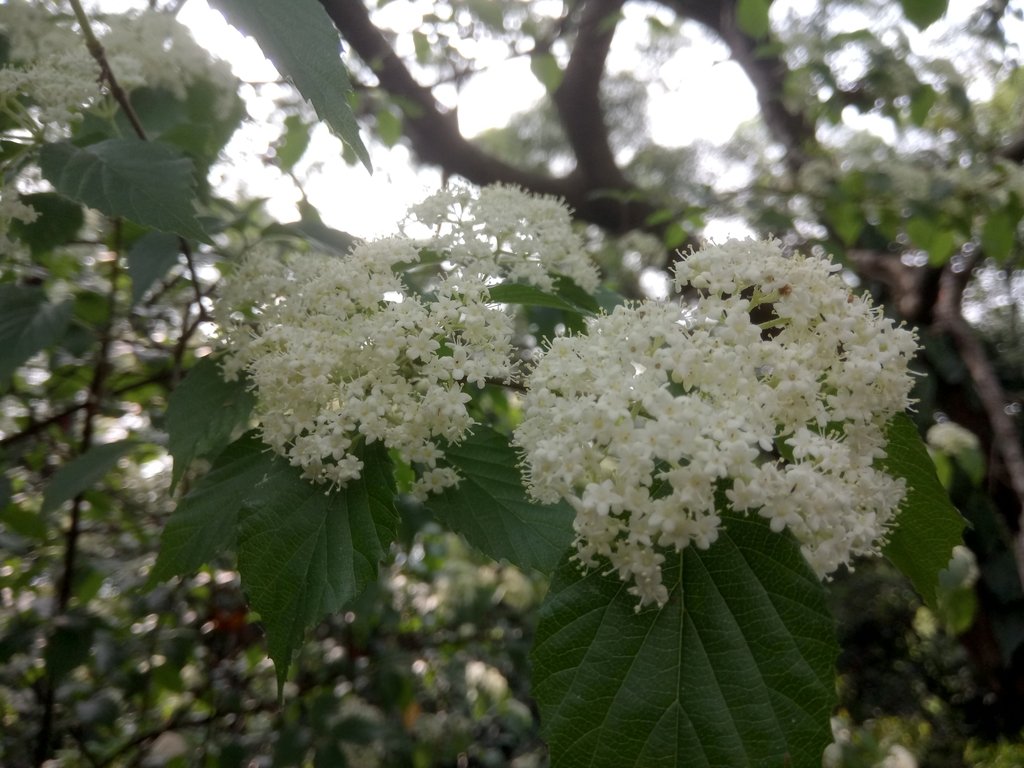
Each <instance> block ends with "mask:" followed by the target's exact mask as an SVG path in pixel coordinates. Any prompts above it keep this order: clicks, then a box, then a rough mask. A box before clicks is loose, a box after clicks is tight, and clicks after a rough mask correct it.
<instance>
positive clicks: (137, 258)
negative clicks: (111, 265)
mask: <svg viewBox="0 0 1024 768" xmlns="http://www.w3.org/2000/svg"><path fill="white" fill-rule="evenodd" d="M180 253H181V241H180V240H179V239H178V237H177V236H176V235H172V234H168V233H167V232H148V233H146V234H145V235H143V236H142V237H140V238H139V239H138V240H136V241H135V244H134V245H132V247H131V250H130V251H128V274H129V275H130V276H131V278H132V304H133V305H134V304H138V303H139V301H140V300H141V299H142V297H143V296H145V295H146V291H148V290H149V289H150V287H151V286H152V285H153V283H155V282H156V281H157V280H159V279H160V278H162V277H163V276H164V275H166V274H167V271H168V270H169V269H170V268H171V267H173V266H175V265H176V264H177V263H178V256H179V254H180Z"/></svg>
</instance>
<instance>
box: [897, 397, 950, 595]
mask: <svg viewBox="0 0 1024 768" xmlns="http://www.w3.org/2000/svg"><path fill="white" fill-rule="evenodd" d="M886 436H887V438H888V446H887V448H886V454H887V456H886V458H885V459H884V460H883V461H882V462H881V465H882V468H883V469H884V470H885V471H886V472H888V473H889V474H890V475H892V476H893V477H902V478H904V479H905V480H906V481H907V495H906V498H905V499H904V500H903V504H902V505H901V506H900V511H899V515H898V516H897V517H896V528H895V529H894V530H893V531H892V533H891V534H890V535H889V541H888V542H887V543H886V545H885V547H884V548H883V549H882V553H883V554H884V555H885V556H886V557H887V558H888V559H889V560H890V561H891V562H892V563H893V565H895V566H896V567H897V568H899V569H900V571H901V572H902V573H903V574H904V575H905V576H906V577H907V578H909V579H910V581H911V583H912V584H913V585H914V589H916V590H917V592H918V594H920V595H921V598H922V599H923V600H924V601H925V604H926V605H927V606H928V607H929V608H932V609H935V608H936V605H937V603H936V586H937V585H938V583H939V573H941V572H942V571H943V570H944V569H945V568H946V567H947V566H948V565H949V559H950V557H951V556H952V553H953V547H955V546H956V545H957V544H961V543H963V541H962V534H963V530H964V519H963V517H961V516H960V513H959V512H957V511H956V508H955V507H954V506H953V505H952V504H951V503H950V501H949V496H948V495H947V493H946V490H945V489H944V488H943V487H942V484H941V483H940V482H939V478H938V477H937V476H936V474H935V465H934V464H933V463H932V459H931V456H929V455H928V449H927V448H926V447H925V444H924V441H923V440H922V439H921V436H920V435H919V434H918V432H917V427H915V426H914V422H913V421H911V420H910V418H909V417H908V416H906V415H905V414H899V415H898V416H896V417H895V418H894V419H893V420H892V421H891V422H890V423H889V426H888V430H887V435H886Z"/></svg>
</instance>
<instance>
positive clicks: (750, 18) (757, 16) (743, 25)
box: [736, 0, 771, 38]
mask: <svg viewBox="0 0 1024 768" xmlns="http://www.w3.org/2000/svg"><path fill="white" fill-rule="evenodd" d="M770 4H771V3H770V0H739V2H737V3H736V24H737V25H738V26H739V28H740V30H742V31H743V32H745V33H746V34H748V35H750V36H751V37H753V38H761V37H764V36H765V35H767V34H768V32H769V31H770V30H771V23H770V22H769V20H768V6H769V5H770Z"/></svg>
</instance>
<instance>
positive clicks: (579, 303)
mask: <svg viewBox="0 0 1024 768" xmlns="http://www.w3.org/2000/svg"><path fill="white" fill-rule="evenodd" d="M555 293H557V294H558V295H559V296H561V297H562V298H563V299H565V300H566V301H568V302H569V303H570V304H574V305H575V306H576V307H578V309H577V310H576V311H577V312H580V311H581V310H582V311H583V313H589V314H592V315H596V314H597V313H598V312H600V311H601V305H600V304H599V303H598V301H597V299H595V298H594V297H593V296H591V295H590V294H589V293H587V292H586V291H585V290H583V289H582V288H580V287H579V286H578V285H577V284H576V282H575V281H574V280H573V279H572V278H571V277H566V276H565V275H555Z"/></svg>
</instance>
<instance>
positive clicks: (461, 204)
mask: <svg viewBox="0 0 1024 768" xmlns="http://www.w3.org/2000/svg"><path fill="white" fill-rule="evenodd" d="M410 218H412V219H414V220H415V221H417V222H418V223H420V224H421V225H424V226H427V227H429V228H430V229H431V230H432V235H431V237H430V238H429V240H427V241H424V243H423V245H424V246H425V247H429V248H431V249H433V250H435V251H436V252H437V253H438V254H439V255H442V256H444V258H445V259H446V260H447V261H449V262H451V263H453V264H455V265H457V266H458V268H459V269H460V270H462V271H463V272H465V273H467V274H474V275H476V276H478V277H480V278H481V279H484V280H487V281H488V282H489V283H494V282H498V281H503V280H509V281H513V282H522V283H527V284H529V285H533V286H535V287H537V288H540V289H542V290H545V291H550V290H552V289H554V288H555V281H556V276H558V275H564V276H565V277H569V278H571V279H572V280H573V282H575V283H576V285H578V286H579V287H580V288H582V289H583V290H585V291H588V292H593V291H594V290H596V289H597V286H598V282H599V275H598V272H597V268H596V267H595V266H594V263H593V261H592V259H591V258H590V254H588V253H587V251H586V250H585V248H584V247H583V242H582V240H581V239H580V236H579V234H578V233H577V232H576V231H575V230H574V229H573V227H572V217H571V215H570V211H569V209H568V208H566V207H565V205H564V204H562V203H561V202H560V201H559V200H557V199H556V198H554V197H549V196H545V195H527V194H525V193H524V192H523V191H522V190H521V189H519V188H518V187H514V186H506V185H501V184H496V185H493V186H489V187H484V188H483V189H481V190H480V191H479V192H474V191H472V190H470V189H469V188H465V187H461V188H460V187H452V188H449V189H444V190H442V191H440V192H438V193H436V194H434V195H432V196H431V197H429V198H427V199H426V200H424V201H423V202H422V203H420V204H419V205H416V206H413V208H412V209H411V210H410Z"/></svg>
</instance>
